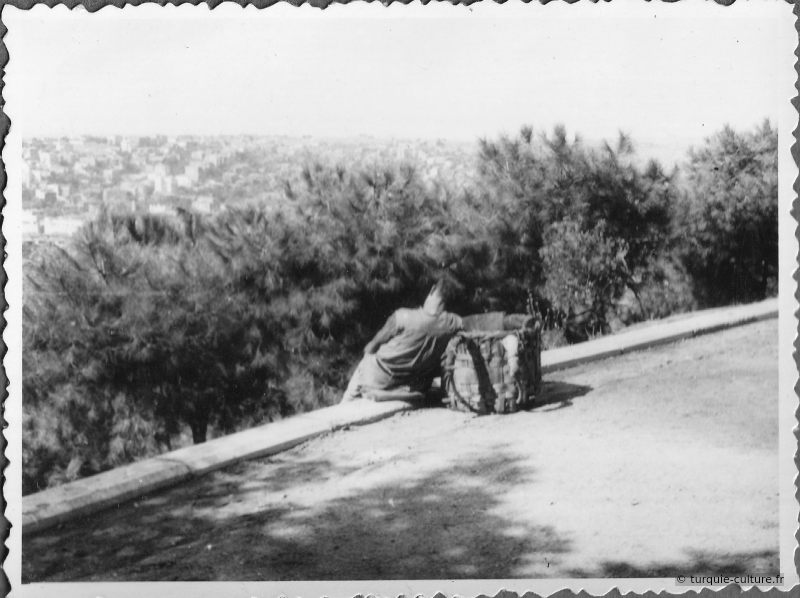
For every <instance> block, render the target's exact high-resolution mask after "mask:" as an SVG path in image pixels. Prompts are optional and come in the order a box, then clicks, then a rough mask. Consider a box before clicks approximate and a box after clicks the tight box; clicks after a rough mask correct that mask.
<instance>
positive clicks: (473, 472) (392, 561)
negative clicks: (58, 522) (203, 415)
mask: <svg viewBox="0 0 800 598" xmlns="http://www.w3.org/2000/svg"><path fill="white" fill-rule="evenodd" d="M515 461H516V459H515V458H514V457H513V456H511V455H509V454H506V453H496V454H492V455H487V456H485V457H481V458H479V459H474V460H473V461H470V462H467V463H464V462H462V463H461V464H460V465H457V466H456V467H452V468H448V469H443V470H437V471H434V472H432V473H429V474H427V475H424V476H421V477H417V478H411V479H409V478H408V477H398V476H391V477H392V479H395V480H398V481H396V482H392V483H388V482H385V481H384V482H382V483H378V484H372V485H370V484H366V487H365V488H363V489H361V490H357V491H356V490H354V491H352V492H350V493H348V494H347V495H346V496H342V495H341V494H340V495H339V497H338V498H335V499H333V500H327V501H326V500H324V499H320V500H319V501H317V502H316V503H314V504H312V505H311V506H307V505H302V504H296V503H292V502H291V498H289V499H288V500H283V501H282V498H283V499H286V495H283V497H282V496H281V493H283V492H284V490H285V489H286V488H288V487H289V485H298V484H303V483H304V482H309V483H311V482H316V481H319V479H320V478H321V477H322V478H324V477H334V476H338V477H344V476H349V475H351V474H352V475H354V476H359V475H361V474H360V472H354V471H353V470H352V469H348V468H338V469H337V468H335V467H334V466H333V465H332V464H331V463H329V462H327V461H304V462H298V463H293V464H282V465H280V466H278V467H274V466H269V465H264V469H268V470H269V474H268V475H267V474H262V475H264V477H263V479H259V477H258V475H256V476H255V478H254V476H253V475H249V472H251V470H253V468H252V467H251V468H250V469H247V468H239V471H240V473H241V474H242V475H241V476H239V477H237V476H236V471H233V473H231V472H230V471H227V472H225V475H218V474H212V475H210V476H207V477H206V478H202V479H200V480H197V481H195V482H193V483H190V484H186V485H184V486H183V487H180V488H178V489H175V490H173V491H169V492H164V493H161V494H159V495H156V496H153V497H150V498H148V499H144V500H142V501H141V502H140V503H138V505H137V506H133V505H126V506H123V507H121V508H119V509H114V510H110V511H106V512H105V513H102V514H99V515H98V516H96V517H92V518H91V519H87V520H84V521H79V522H75V523H73V524H70V525H65V526H63V527H62V528H59V529H56V530H52V531H49V532H44V533H42V534H38V535H33V536H31V537H26V538H25V539H24V542H23V580H24V581H25V582H26V583H27V582H32V581H59V580H60V581H66V580H118V581H122V580H230V579H240V580H293V579H320V580H321V579H425V578H428V579H437V578H469V577H472V578H509V577H514V576H515V571H517V568H518V565H519V564H520V562H522V561H523V560H524V561H525V562H530V561H531V560H539V559H541V562H545V561H547V562H557V561H558V559H559V554H561V553H564V552H566V551H568V550H569V542H568V541H567V540H565V539H564V538H562V537H560V536H559V535H558V534H557V533H556V531H555V530H554V529H553V528H552V527H550V526H546V525H531V524H530V523H529V522H519V521H514V519H513V517H511V516H509V517H506V516H504V514H503V513H502V512H500V511H499V505H500V504H501V503H500V500H499V499H500V497H501V496H503V494H504V493H505V492H507V491H508V490H509V489H511V488H512V487H513V486H514V485H515V484H517V483H518V482H520V481H522V480H524V479H527V478H529V477H530V476H531V475H532V471H530V470H529V469H522V468H520V467H519V466H518V465H516V464H515ZM384 479H385V477H384ZM348 487H349V486H348ZM353 487H354V488H358V487H359V484H358V483H356V484H355V486H353Z"/></svg>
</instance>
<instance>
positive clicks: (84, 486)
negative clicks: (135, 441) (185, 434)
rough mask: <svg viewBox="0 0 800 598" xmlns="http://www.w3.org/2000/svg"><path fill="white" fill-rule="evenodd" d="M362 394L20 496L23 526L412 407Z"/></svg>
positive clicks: (42, 524)
mask: <svg viewBox="0 0 800 598" xmlns="http://www.w3.org/2000/svg"><path fill="white" fill-rule="evenodd" d="M413 408H414V406H413V405H412V404H410V403H405V402H402V401H387V402H383V403H375V402H373V401H367V400H364V399H361V400H358V401H352V402H350V403H344V404H341V405H334V406H333V407H326V408H324V409H319V410H317V411H312V412H309V413H304V414H302V415H298V416H295V417H292V418H289V419H285V420H281V421H278V422H272V423H269V424H264V425H262V426H258V427H255V428H251V429H249V430H244V431H243V432H237V433H235V434H229V435H228V436H223V437H221V438H216V439H214V440H210V441H208V442H204V443H203V444H198V445H193V446H188V447H185V448H182V449H178V450H176V451H172V452H169V453H164V454H163V455H159V456H158V457H153V458H151V459H145V460H143V461H137V462H136V463H132V464H130V465H125V466H123V467H117V468H115V469H111V470H109V471H106V472H103V473H100V474H97V475H94V476H91V477H88V478H83V479H81V480H76V481H74V482H70V483H68V484H63V485H61V486H56V487H55V488H51V489H48V490H43V491H42V492H36V493H35V494H29V495H27V496H24V497H22V530H23V531H24V532H25V533H32V532H37V531H41V530H44V529H47V528H49V527H52V526H54V525H58V524H60V523H63V522H65V521H68V520H70V519H75V518H78V517H83V516H86V515H89V514H91V513H94V512H97V511H100V510H102V509H104V508H107V507H110V506H114V505H117V504H119V503H122V502H124V501H126V500H130V499H132V498H136V497H139V496H142V495H144V494H148V493H150V492H153V491H155V490H160V489H162V488H166V487H168V486H172V485H175V484H178V483H180V482H182V481H184V480H186V479H188V478H191V477H196V476H200V475H203V474H205V473H208V472H210V471H213V470H215V469H220V468H222V467H225V466H227V465H231V464H233V463H237V462H239V461H245V460H247V459H255V458H258V457H265V456H268V455H274V454H275V453H279V452H281V451H285V450H287V449H289V448H292V447H293V446H297V445H298V444H301V443H303V442H305V441H306V440H309V439H311V438H314V437H316V436H320V435H322V434H325V433H327V432H332V431H335V430H339V429H341V428H344V427H346V426H359V425H363V424H368V423H372V422H375V421H378V420H381V419H384V418H387V417H391V416H392V415H394V414H395V413H399V412H401V411H407V410H409V409H413Z"/></svg>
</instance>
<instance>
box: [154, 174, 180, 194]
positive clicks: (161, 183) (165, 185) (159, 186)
mask: <svg viewBox="0 0 800 598" xmlns="http://www.w3.org/2000/svg"><path fill="white" fill-rule="evenodd" d="M174 189H175V181H174V180H173V178H172V177H171V176H157V177H154V178H153V190H154V191H155V192H156V193H159V194H161V195H170V194H171V193H172V192H173V191H174Z"/></svg>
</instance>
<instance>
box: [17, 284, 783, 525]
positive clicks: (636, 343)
mask: <svg viewBox="0 0 800 598" xmlns="http://www.w3.org/2000/svg"><path fill="white" fill-rule="evenodd" d="M777 315H778V301H777V299H770V300H767V301H762V302H760V303H754V304H750V305H743V306H737V307H731V308H722V309H714V310H707V311H703V312H695V313H693V314H690V315H683V316H676V317H673V318H668V319H666V320H662V321H660V322H658V323H654V324H649V325H646V326H643V327H641V328H637V329H633V330H629V331H626V332H622V333H619V334H615V335H610V336H606V337H603V338H599V339H597V340H593V341H588V342H585V343H581V344H579V345H570V346H568V347H562V348H559V349H552V350H550V351H544V352H542V370H543V371H544V372H545V373H546V372H551V371H554V370H558V369H564V368H568V367H572V366H575V365H580V364H583V363H588V362H591V361H596V360H599V359H606V358H609V357H614V356H616V355H621V354H623V353H628V352H631V351H637V350H641V349H646V348H650V347H654V346H657V345H662V344H666V343H671V342H675V341H678V340H682V339H686V338H691V337H693V336H697V335H699V334H705V333H709V332H714V331H717V330H721V329H724V328H729V327H732V326H738V325H741V324H746V323H748V322H754V321H757V320H763V319H766V318H774V317H777ZM414 407H415V406H414V405H413V404H412V403H407V402H404V401H387V402H373V401H367V400H364V399H361V400H357V401H352V402H349V403H343V404H340V405H334V406H332V407H326V408H325V409H319V410H317V411H312V412H310V413H304V414H302V415H298V416H295V417H292V418H290V419H286V420H282V421H279V422H273V423H270V424H265V425H262V426H258V427H256V428H251V429H249V430H245V431H243V432H238V433H236V434H230V435H228V436H224V437H221V438H217V439H214V440H211V441H209V442H205V443H203V444H198V445H193V446H188V447H186V448H182V449H179V450H176V451H172V452H170V453H165V454H163V455H160V456H158V457H154V458H152V459H146V460H143V461H138V462H136V463H133V464H131V465H126V466H124V467H118V468H116V469H112V470H110V471H107V472H104V473H101V474H98V475H95V476H91V477H88V478H84V479H81V480H77V481H75V482H70V483H68V484H64V485H62V486H57V487H55V488H51V489H48V490H43V491H42V492H37V493H35V494H30V495H28V496H24V497H23V498H22V529H23V531H24V532H25V533H31V532H36V531H39V530H43V529H46V528H48V527H51V526H54V525H57V524H59V523H63V522H65V521H68V520H70V519H75V518H77V517H81V516H85V515H88V514H90V513H94V512H96V511H99V510H101V509H104V508H107V507H110V506H113V505H116V504H119V503H121V502H124V501H126V500H130V499H132V498H136V497H139V496H142V495H144V494H148V493H150V492H153V491H155V490H159V489H161V488H165V487H167V486H172V485H175V484H178V483H180V482H182V481H184V480H186V479H188V478H191V477H195V476H199V475H203V474H205V473H208V472H209V471H213V470H215V469H220V468H222V467H225V466H227V465H231V464H232V463H236V462H238V461H244V460H247V459H254V458H257V457H264V456H267V455H273V454H275V453H279V452H281V451H284V450H286V449H289V448H291V447H293V446H297V445H298V444H301V443H302V442H305V441H306V440H308V439H310V438H314V437H315V436H319V435H321V434H325V433H327V432H332V431H335V430H338V429H341V428H343V427H346V426H357V425H363V424H368V423H371V422H374V421H378V420H381V419H384V418H387V417H390V416H392V415H394V414H395V413H399V412H401V411H406V410H409V409H413V408H414Z"/></svg>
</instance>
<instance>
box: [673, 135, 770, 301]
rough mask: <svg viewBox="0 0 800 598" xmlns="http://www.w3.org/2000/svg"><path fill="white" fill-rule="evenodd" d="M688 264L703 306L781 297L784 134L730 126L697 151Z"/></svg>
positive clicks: (690, 179) (690, 176)
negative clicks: (780, 140)
mask: <svg viewBox="0 0 800 598" xmlns="http://www.w3.org/2000/svg"><path fill="white" fill-rule="evenodd" d="M687 187H688V192H687V207H686V210H685V214H686V219H685V221H684V222H683V227H684V230H685V231H686V239H685V240H686V245H685V249H684V252H685V253H684V260H685V263H686V266H687V269H688V271H689V272H690V273H691V275H692V277H693V279H694V281H695V289H696V292H697V298H698V300H699V301H700V303H701V304H702V305H724V304H729V303H739V302H747V301H754V300H758V299H763V298H765V297H767V296H769V295H772V294H775V293H776V292H777V275H778V132H777V130H775V129H773V128H772V126H771V125H770V123H769V121H765V122H764V123H763V124H761V125H760V126H759V127H756V128H755V129H754V130H753V131H750V132H746V133H740V132H737V131H734V130H733V129H732V128H730V127H727V126H726V127H725V128H724V129H723V130H722V131H720V132H718V133H717V134H715V135H713V136H711V137H709V138H708V139H707V140H706V142H705V144H704V145H703V146H702V147H700V148H697V149H693V150H692V151H691V152H690V155H689V163H688V166H687Z"/></svg>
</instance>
